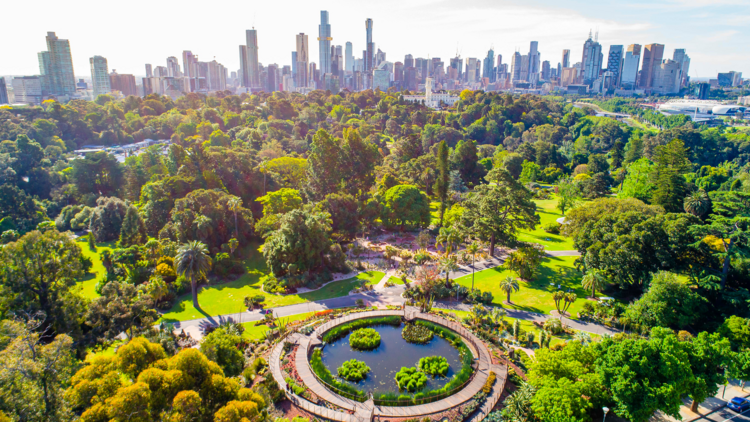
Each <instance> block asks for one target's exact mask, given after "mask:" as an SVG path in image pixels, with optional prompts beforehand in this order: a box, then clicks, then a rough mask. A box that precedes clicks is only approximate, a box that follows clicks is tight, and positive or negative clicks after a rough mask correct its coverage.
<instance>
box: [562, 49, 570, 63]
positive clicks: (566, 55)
mask: <svg viewBox="0 0 750 422" xmlns="http://www.w3.org/2000/svg"><path fill="white" fill-rule="evenodd" d="M562 67H570V50H563V54H562Z"/></svg>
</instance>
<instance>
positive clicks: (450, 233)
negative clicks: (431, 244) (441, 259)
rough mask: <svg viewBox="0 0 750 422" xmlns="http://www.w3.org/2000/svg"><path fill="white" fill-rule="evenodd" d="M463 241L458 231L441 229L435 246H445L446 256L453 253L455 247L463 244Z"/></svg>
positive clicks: (446, 228)
mask: <svg viewBox="0 0 750 422" xmlns="http://www.w3.org/2000/svg"><path fill="white" fill-rule="evenodd" d="M462 240H463V239H462V238H461V234H460V233H459V232H458V230H456V229H453V228H450V227H441V228H440V231H438V235H437V236H436V237H435V246H436V247H437V246H443V248H444V250H445V254H446V255H450V254H451V253H452V252H453V246H454V245H458V244H459V243H461V241H462Z"/></svg>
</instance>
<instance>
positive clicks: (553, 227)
mask: <svg viewBox="0 0 750 422" xmlns="http://www.w3.org/2000/svg"><path fill="white" fill-rule="evenodd" d="M542 230H544V231H545V232H547V233H551V234H560V224H559V223H558V222H556V221H553V222H551V223H548V224H545V225H544V226H542Z"/></svg>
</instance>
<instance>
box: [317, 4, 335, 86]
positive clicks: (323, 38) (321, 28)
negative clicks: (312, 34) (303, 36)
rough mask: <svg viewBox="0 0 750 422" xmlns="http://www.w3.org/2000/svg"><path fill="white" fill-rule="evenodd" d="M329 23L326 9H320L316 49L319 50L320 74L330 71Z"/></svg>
mask: <svg viewBox="0 0 750 422" xmlns="http://www.w3.org/2000/svg"><path fill="white" fill-rule="evenodd" d="M332 40H333V37H331V24H329V23H328V11H327V10H321V11H320V25H318V51H319V52H320V74H321V77H322V75H324V74H326V73H331V41H332Z"/></svg>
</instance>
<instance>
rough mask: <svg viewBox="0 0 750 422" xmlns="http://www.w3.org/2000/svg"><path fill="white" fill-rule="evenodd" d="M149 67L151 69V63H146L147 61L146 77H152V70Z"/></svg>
mask: <svg viewBox="0 0 750 422" xmlns="http://www.w3.org/2000/svg"><path fill="white" fill-rule="evenodd" d="M151 69H152V68H151V65H150V64H148V63H146V77H147V78H153V77H154V72H153V71H152V70H151Z"/></svg>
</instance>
